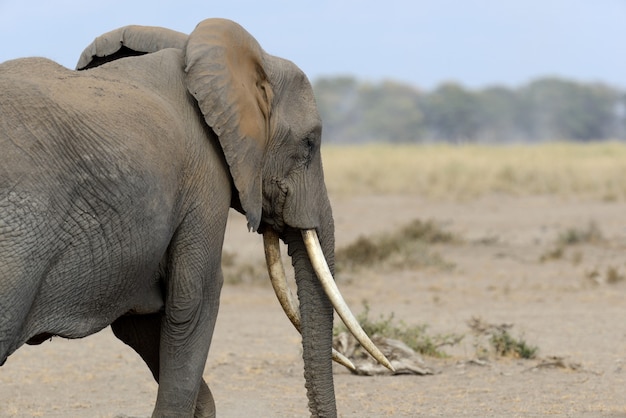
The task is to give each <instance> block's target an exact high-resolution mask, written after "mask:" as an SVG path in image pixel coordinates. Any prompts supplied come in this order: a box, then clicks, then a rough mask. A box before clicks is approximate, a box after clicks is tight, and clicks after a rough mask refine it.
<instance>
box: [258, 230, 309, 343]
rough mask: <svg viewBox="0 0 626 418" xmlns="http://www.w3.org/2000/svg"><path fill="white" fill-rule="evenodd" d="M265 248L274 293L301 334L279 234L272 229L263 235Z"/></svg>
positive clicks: (298, 314) (297, 311)
mask: <svg viewBox="0 0 626 418" xmlns="http://www.w3.org/2000/svg"><path fill="white" fill-rule="evenodd" d="M263 248H264V249H265V263H266V264H267V272H268V273H269V276H270V282H271V283H272V287H273V288H274V293H276V297H277V298H278V302H279V303H280V306H281V307H282V308H283V311H285V314H286V315H287V318H289V320H290V321H291V323H292V324H293V326H294V327H296V329H297V330H298V332H300V312H299V310H298V307H297V305H296V302H295V300H294V297H293V295H292V293H291V289H289V286H287V276H286V275H285V269H284V267H283V262H282V260H281V257H280V246H279V245H278V234H276V232H275V231H274V230H272V229H271V228H268V230H267V231H266V232H264V233H263Z"/></svg>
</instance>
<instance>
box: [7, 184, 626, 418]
mask: <svg viewBox="0 0 626 418" xmlns="http://www.w3.org/2000/svg"><path fill="white" fill-rule="evenodd" d="M334 207H335V218H336V224H337V240H338V246H342V245H345V244H348V243H350V242H352V241H353V240H354V239H355V238H357V237H358V236H359V235H361V234H365V233H366V234H374V233H378V232H381V231H388V230H391V229H393V228H395V227H398V226H401V225H403V224H405V223H406V222H408V221H411V220H413V219H415V218H419V219H423V220H427V219H433V220H435V221H437V222H440V223H441V224H442V225H443V226H444V227H445V228H446V229H447V230H449V231H453V232H455V233H457V234H459V235H460V236H462V237H463V238H464V241H463V242H462V243H456V244H446V245H437V246H435V248H433V249H432V250H433V251H436V252H438V253H439V254H440V255H441V256H442V257H443V258H444V259H446V260H447V261H450V262H453V263H454V264H455V266H456V267H455V268H453V269H452V270H446V269H440V268H434V267H432V268H421V269H417V270H414V271H385V270H381V271H377V270H376V269H373V270H372V271H369V270H368V271H367V272H364V273H362V274H359V275H353V276H352V277H351V278H350V279H349V280H341V281H340V287H341V289H342V291H343V294H344V296H345V297H346V299H347V301H348V303H349V304H350V305H351V306H352V307H353V310H354V311H355V312H357V313H358V312H359V311H361V310H362V301H363V300H367V301H368V302H369V305H370V307H371V311H370V312H371V315H372V316H374V317H375V316H377V315H380V314H382V315H387V314H389V313H391V312H393V313H394V314H395V317H396V318H398V319H401V320H403V321H404V322H406V323H407V324H422V323H426V324H428V325H429V328H428V329H429V331H430V332H433V333H448V332H454V333H460V334H467V335H466V337H465V338H464V340H463V341H462V342H461V344H460V345H458V346H456V347H454V348H452V349H448V352H449V354H450V357H449V358H446V359H434V358H428V357H427V358H425V361H426V364H427V365H428V366H430V367H432V368H433V369H434V370H436V371H437V372H438V373H436V374H435V375H432V376H378V377H362V376H354V375H351V374H350V373H348V372H346V371H344V370H340V369H339V368H337V372H336V375H335V378H336V394H337V402H338V408H339V415H340V416H342V417H387V416H389V417H391V416H394V417H409V416H444V417H455V416H475V417H482V416H498V417H499V416H504V417H514V416H520V417H527V416H545V415H554V416H572V417H595V416H615V417H617V416H622V417H625V416H626V364H625V362H626V297H625V296H626V279H624V278H623V277H624V276H626V203H624V202H591V201H579V200H563V199H560V198H549V197H523V198H515V197H507V196H505V197H499V196H490V197H483V198H480V199H477V200H471V201H467V202H461V203H459V202H433V201H426V200H421V199H419V198H412V197H401V196H398V197H358V198H351V199H348V198H343V199H335V200H334ZM590 221H595V222H596V224H597V225H598V227H599V228H600V230H601V232H602V235H603V237H604V238H605V240H604V241H603V242H599V243H586V244H580V245H577V246H571V247H567V248H566V249H565V252H564V254H563V255H562V256H561V257H560V258H555V259H551V260H548V261H544V262H540V261H539V259H540V257H541V256H542V255H545V254H546V253H547V252H548V250H549V249H550V248H552V247H553V246H554V242H555V239H556V237H557V236H558V235H559V234H560V233H562V232H563V231H566V230H567V229H569V228H584V227H585V226H586V225H588V223H589V222H590ZM246 234H247V233H246V229H245V226H244V222H243V219H242V217H241V216H238V215H233V217H232V219H231V222H230V225H229V236H228V240H227V243H226V248H227V250H228V251H231V252H236V253H237V254H238V255H241V256H242V258H241V259H242V260H246V261H249V259H250V258H252V257H257V258H261V243H260V239H259V237H258V236H254V235H246ZM244 256H245V257H244ZM611 268H612V269H613V275H612V276H610V277H609V276H607V275H606V271H607V270H608V269H611ZM370 270H371V269H370ZM594 271H596V272H598V273H599V274H598V275H595V276H594V275H593V274H591V273H592V272H594ZM622 275H623V276H622ZM607 277H608V282H607ZM472 317H481V318H482V319H483V320H485V321H487V322H490V323H497V324H499V323H511V324H514V327H513V328H512V330H511V333H512V334H513V335H515V336H517V335H523V338H524V339H525V340H526V341H527V342H528V343H529V344H532V345H536V346H538V347H539V350H540V351H539V357H540V358H539V359H535V360H519V359H511V358H500V359H492V360H490V361H488V362H486V363H478V362H473V361H472V360H474V359H475V358H476V350H475V347H474V343H475V340H474V337H472V336H471V334H470V333H469V329H468V326H467V321H468V320H469V319H470V318H472ZM551 356H559V357H560V361H559V362H557V363H559V365H557V366H553V367H550V364H553V365H554V364H555V363H550V362H549V361H548V359H549V358H551ZM205 376H206V378H207V379H208V381H209V384H210V385H211V387H212V389H213V392H214V395H215V398H216V402H217V407H218V414H219V415H220V416H223V417H252V416H254V417H303V416H307V409H306V396H305V391H304V386H303V377H302V362H301V360H300V347H299V337H298V335H297V333H296V332H295V330H294V329H293V327H292V326H291V325H290V324H289V322H288V320H287V319H286V318H285V316H284V315H283V313H282V312H281V310H280V307H279V305H278V303H277V302H276V300H275V297H274V295H273V293H272V290H271V289H270V286H269V283H267V282H265V281H258V282H257V283H253V284H243V285H227V286H225V288H224V290H223V294H222V306H221V311H220V317H219V320H218V325H217V329H216V335H215V337H214V344H213V347H212V348H211V353H210V358H209V360H208V363H207V367H206V371H205ZM155 394H156V385H155V384H154V383H153V382H152V381H151V378H150V376H149V373H148V370H147V369H146V368H145V366H143V364H142V363H141V362H140V360H139V358H138V357H137V356H136V355H135V354H134V353H133V352H132V351H131V350H130V349H128V348H127V347H125V346H124V345H123V344H121V343H119V342H118V341H117V340H115V338H114V337H113V336H112V334H111V332H110V330H108V329H106V330H104V331H103V332H100V333H99V334H97V335H94V336H91V337H88V338H86V339H83V340H79V341H66V340H61V339H54V340H53V341H52V342H46V343H44V344H42V345H41V346H37V347H23V348H21V349H20V350H18V352H16V353H15V354H14V355H13V356H11V357H10V358H9V359H8V361H7V363H6V365H5V366H3V367H2V368H1V369H0V416H2V417H5V416H10V417H11V416H16V417H30V416H42V417H114V416H118V415H124V416H140V417H145V416H149V415H150V412H151V408H152V404H153V402H154V398H155Z"/></svg>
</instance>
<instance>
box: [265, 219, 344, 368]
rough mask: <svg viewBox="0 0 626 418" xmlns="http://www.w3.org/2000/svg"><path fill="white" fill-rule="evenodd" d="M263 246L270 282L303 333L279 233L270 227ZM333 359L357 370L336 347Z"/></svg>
mask: <svg viewBox="0 0 626 418" xmlns="http://www.w3.org/2000/svg"><path fill="white" fill-rule="evenodd" d="M263 248H264V250H265V262H266V264H267V272H268V273H269V276H270V282H271V283H272V287H273V288H274V293H276V297H277V298H278V302H279V303H280V306H281V307H282V308H283V311H285V314H286V315H287V318H289V320H290V321H291V323H292V324H293V326H294V327H295V328H296V330H297V331H298V332H299V333H302V332H301V331H300V311H299V309H298V306H297V304H296V301H295V299H294V297H293V294H292V293H291V289H289V286H288V285H287V276H286V275H285V269H284V268H283V262H282V260H281V256H280V246H279V245H278V235H277V234H276V232H275V231H274V230H272V229H268V231H266V232H264V233H263ZM333 360H334V361H335V362H337V363H339V364H341V365H342V366H344V367H346V368H348V369H350V370H352V371H356V367H355V366H354V364H353V363H352V362H351V361H350V360H349V359H348V358H347V357H346V356H344V355H343V354H341V353H340V352H338V351H337V350H335V349H334V348H333Z"/></svg>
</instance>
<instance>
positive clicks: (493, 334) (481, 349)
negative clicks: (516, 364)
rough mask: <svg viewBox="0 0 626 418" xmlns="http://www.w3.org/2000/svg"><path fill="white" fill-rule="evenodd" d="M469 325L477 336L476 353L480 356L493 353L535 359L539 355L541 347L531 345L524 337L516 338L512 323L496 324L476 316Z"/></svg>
mask: <svg viewBox="0 0 626 418" xmlns="http://www.w3.org/2000/svg"><path fill="white" fill-rule="evenodd" d="M468 326H469V327H470V329H471V330H472V332H473V333H474V335H475V336H476V339H477V341H476V343H475V348H476V353H477V355H478V356H479V357H488V356H489V354H493V355H495V356H496V357H514V358H522V359H534V358H536V357H537V353H538V351H539V348H538V347H536V346H532V345H529V344H528V343H527V342H526V341H524V340H523V339H522V338H515V337H513V336H512V335H511V334H510V333H509V329H510V328H512V327H513V325H511V324H500V325H494V324H489V323H487V322H484V321H483V320H482V319H481V318H477V317H474V318H472V319H471V320H470V321H468ZM485 337H487V343H488V347H485V345H484V343H483V339H484V338H485Z"/></svg>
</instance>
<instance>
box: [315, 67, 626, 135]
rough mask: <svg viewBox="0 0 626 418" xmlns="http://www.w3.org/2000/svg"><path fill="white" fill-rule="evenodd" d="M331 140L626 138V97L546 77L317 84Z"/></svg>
mask: <svg viewBox="0 0 626 418" xmlns="http://www.w3.org/2000/svg"><path fill="white" fill-rule="evenodd" d="M313 87H314V90H315V94H316V97H317V102H318V107H319V110H320V114H321V116H322V120H323V123H324V138H325V140H326V141H329V142H335V143H359V142H374V141H385V142H434V141H445V142H454V143H456V142H513V141H533V142H537V141H546V140H573V141H593V140H602V139H626V92H625V91H620V90H618V89H615V88H613V87H609V86H607V85H604V84H601V83H579V82H573V81H568V80H563V79H559V78H542V79H538V80H535V81H532V82H530V83H528V84H526V85H523V86H521V87H519V88H507V87H488V88H484V89H480V90H469V89H466V88H464V87H463V86H462V85H460V84H456V83H445V84H441V85H439V86H438V87H437V88H436V89H434V90H433V91H429V92H425V91H421V90H419V89H417V88H415V87H412V86H410V85H407V84H402V83H398V82H393V81H385V82H381V83H378V84H372V83H367V82H360V81H358V80H357V79H355V78H353V77H336V78H322V79H318V80H317V81H316V82H315V83H314V86H313Z"/></svg>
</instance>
